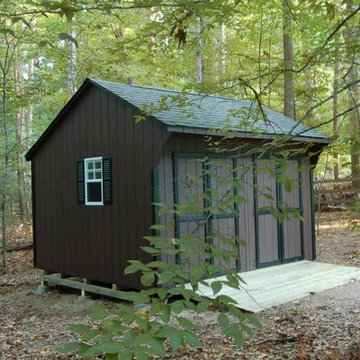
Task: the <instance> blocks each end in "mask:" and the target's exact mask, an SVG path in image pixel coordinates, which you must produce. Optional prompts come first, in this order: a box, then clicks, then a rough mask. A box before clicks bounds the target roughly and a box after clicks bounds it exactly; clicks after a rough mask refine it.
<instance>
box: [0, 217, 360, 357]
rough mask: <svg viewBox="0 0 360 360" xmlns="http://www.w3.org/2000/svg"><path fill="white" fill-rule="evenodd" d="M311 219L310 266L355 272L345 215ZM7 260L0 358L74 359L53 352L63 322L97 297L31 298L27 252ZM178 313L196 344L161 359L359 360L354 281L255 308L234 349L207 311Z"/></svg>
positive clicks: (356, 241) (14, 240) (1, 291)
mask: <svg viewBox="0 0 360 360" xmlns="http://www.w3.org/2000/svg"><path fill="white" fill-rule="evenodd" d="M318 220H319V230H320V233H319V234H318V236H317V261H321V262H329V263H334V264H341V265H347V266H357V267H360V230H359V229H352V228H351V217H350V215H349V214H347V213H345V212H343V213H340V212H332V213H322V214H320V216H319V218H318ZM27 229H28V227H27V226H25V225H24V226H23V227H21V228H18V229H15V230H14V231H13V233H12V234H11V242H10V244H9V248H14V247H18V246H20V245H23V244H26V243H28V242H29V241H30V240H31V234H30V232H29V231H27ZM8 260H9V271H8V274H7V275H4V276H1V277H0V309H1V310H0V359H1V360H7V359H76V358H77V357H76V355H69V356H65V355H63V356H62V355H59V354H57V353H56V352H55V351H54V349H55V348H56V347H57V346H59V345H63V344H66V343H68V342H71V341H73V340H74V334H72V333H70V332H69V331H68V330H67V327H68V325H70V324H74V323H84V322H87V321H89V320H90V314H89V310H88V308H89V306H91V305H94V304H95V303H96V302H97V301H98V300H90V299H87V300H83V301H78V293H76V292H75V291H72V290H68V289H64V288H58V287H53V288H52V290H51V291H50V292H48V293H46V294H44V295H35V292H34V291H35V289H36V286H37V285H38V279H39V278H38V275H39V274H38V271H37V270H35V269H34V268H33V267H32V253H31V250H23V251H14V252H9V253H8ZM102 301H104V302H105V304H106V305H107V306H108V307H114V305H115V302H114V301H111V300H109V299H102ZM185 315H187V316H189V317H191V319H192V320H193V321H195V322H196V323H198V324H199V329H198V334H199V336H200V337H201V339H202V341H203V344H204V346H203V347H202V348H194V347H186V348H185V349H180V350H179V351H178V352H176V353H175V354H169V355H168V357H167V358H168V359H180V360H185V359H189V360H190V359H191V360H192V359H199V360H209V359H214V360H215V359H216V360H232V359H255V360H257V359H279V360H280V359H281V360H282V359H297V360H306V359H321V360H322V359H324V360H360V281H356V280H354V281H352V282H350V283H349V284H347V285H344V286H341V287H337V288H334V289H331V290H326V291H323V292H319V293H316V294H314V295H310V296H307V297H305V298H302V299H299V300H296V301H292V302H290V303H287V304H284V305H280V306H276V307H274V308H272V309H268V310H264V311H262V312H261V313H259V314H258V318H259V319H260V321H261V322H262V324H263V328H262V329H261V330H255V336H254V337H252V338H247V339H246V341H245V343H244V345H243V346H242V347H241V348H238V347H237V346H236V345H235V344H234V343H233V342H232V341H231V339H229V338H226V337H224V336H222V335H221V333H220V331H219V329H218V328H217V325H216V317H217V313H216V312H215V311H207V312H206V313H204V314H201V315H194V314H193V313H191V312H188V313H186V314H185Z"/></svg>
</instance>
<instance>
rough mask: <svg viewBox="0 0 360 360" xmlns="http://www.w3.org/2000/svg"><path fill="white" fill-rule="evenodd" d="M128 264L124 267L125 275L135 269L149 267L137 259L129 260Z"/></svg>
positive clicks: (143, 269)
mask: <svg viewBox="0 0 360 360" xmlns="http://www.w3.org/2000/svg"><path fill="white" fill-rule="evenodd" d="M129 263H130V265H129V266H127V267H126V268H125V275H128V274H133V273H135V272H137V271H148V270H149V267H148V266H147V265H145V264H143V263H142V262H141V261H139V260H129Z"/></svg>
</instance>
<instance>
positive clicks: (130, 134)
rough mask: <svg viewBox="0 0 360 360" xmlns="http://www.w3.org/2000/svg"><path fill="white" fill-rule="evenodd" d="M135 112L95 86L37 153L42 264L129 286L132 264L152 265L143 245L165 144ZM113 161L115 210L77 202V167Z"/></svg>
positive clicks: (155, 126) (151, 124) (159, 130)
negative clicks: (127, 270) (154, 178)
mask: <svg viewBox="0 0 360 360" xmlns="http://www.w3.org/2000/svg"><path fill="white" fill-rule="evenodd" d="M135 114H136V110H135V109H134V108H133V107H131V106H129V105H127V104H126V103H124V102H122V101H121V100H119V99H117V98H115V97H113V96H112V95H110V94H108V93H106V92H105V91H103V90H101V89H99V88H96V87H94V86H91V87H89V88H88V89H87V90H86V91H85V92H84V93H83V95H82V96H81V97H80V99H78V101H77V103H76V104H75V105H74V106H73V107H72V109H71V112H68V114H67V115H66V116H65V117H64V118H63V119H62V122H61V124H59V125H58V126H57V129H56V131H54V132H53V133H52V135H51V136H50V138H49V139H48V140H47V141H46V142H45V143H44V144H43V145H42V148H41V149H40V150H39V151H38V152H37V153H36V154H35V155H34V158H33V167H34V172H35V173H36V176H35V198H36V202H35V206H36V209H35V211H36V214H37V216H36V223H35V227H36V245H35V246H36V252H35V253H36V259H35V262H36V265H37V267H39V268H42V269H45V270H49V271H56V272H62V273H65V274H70V275H73V276H79V277H84V278H88V279H90V280H93V281H99V282H105V283H118V284H121V285H123V286H124V287H138V286H139V284H138V283H134V277H130V276H128V277H126V278H124V275H123V270H124V267H125V266H126V264H127V260H129V259H135V258H138V259H143V260H146V259H148V258H147V257H146V256H145V254H144V252H142V251H141V250H140V249H139V246H140V245H142V244H144V243H145V241H144V240H142V237H143V236H144V235H146V234H149V233H150V231H149V226H150V225H151V224H152V206H151V202H152V169H153V168H154V167H156V166H157V163H158V161H159V158H160V155H161V152H162V147H163V144H164V143H165V141H166V139H167V136H168V135H167V133H166V131H165V130H164V128H163V127H162V126H161V125H159V124H158V123H157V122H155V121H153V120H146V121H144V122H141V123H139V124H135V122H134V115H135ZM93 156H109V157H111V158H112V186H113V204H112V205H106V206H83V205H78V204H77V194H76V161H78V160H82V159H84V158H86V157H93Z"/></svg>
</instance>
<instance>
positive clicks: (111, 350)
mask: <svg viewBox="0 0 360 360" xmlns="http://www.w3.org/2000/svg"><path fill="white" fill-rule="evenodd" d="M93 349H94V350H95V351H96V352H99V351H100V352H102V353H105V354H117V353H118V352H119V351H121V350H123V349H124V345H122V344H121V343H119V342H115V341H109V342H106V343H102V344H97V345H95V346H93Z"/></svg>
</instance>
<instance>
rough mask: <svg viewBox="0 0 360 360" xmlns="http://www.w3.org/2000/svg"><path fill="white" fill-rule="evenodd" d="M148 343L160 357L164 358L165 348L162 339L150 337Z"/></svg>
mask: <svg viewBox="0 0 360 360" xmlns="http://www.w3.org/2000/svg"><path fill="white" fill-rule="evenodd" d="M149 344H150V348H151V349H152V350H153V351H154V352H155V353H156V354H157V355H159V356H160V357H162V358H164V357H165V356H166V354H165V350H164V345H163V341H161V340H159V339H156V338H151V339H150V340H149Z"/></svg>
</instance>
